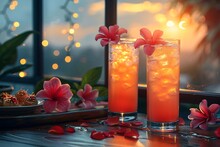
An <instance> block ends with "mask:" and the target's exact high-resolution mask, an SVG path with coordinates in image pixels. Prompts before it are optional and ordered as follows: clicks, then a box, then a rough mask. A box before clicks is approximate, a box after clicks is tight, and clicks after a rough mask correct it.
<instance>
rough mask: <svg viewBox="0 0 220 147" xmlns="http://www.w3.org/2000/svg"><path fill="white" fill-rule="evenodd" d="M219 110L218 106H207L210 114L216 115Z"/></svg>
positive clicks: (219, 106)
mask: <svg viewBox="0 0 220 147" xmlns="http://www.w3.org/2000/svg"><path fill="white" fill-rule="evenodd" d="M219 109H220V105H219V104H212V105H210V106H209V110H210V111H211V113H214V114H216V113H217V112H218V110H219Z"/></svg>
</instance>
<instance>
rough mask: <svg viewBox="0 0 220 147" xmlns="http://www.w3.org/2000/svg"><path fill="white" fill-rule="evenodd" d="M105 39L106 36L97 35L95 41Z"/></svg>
mask: <svg viewBox="0 0 220 147" xmlns="http://www.w3.org/2000/svg"><path fill="white" fill-rule="evenodd" d="M105 37H106V36H105V35H103V34H97V35H96V36H95V40H96V41H97V40H99V39H102V38H105Z"/></svg>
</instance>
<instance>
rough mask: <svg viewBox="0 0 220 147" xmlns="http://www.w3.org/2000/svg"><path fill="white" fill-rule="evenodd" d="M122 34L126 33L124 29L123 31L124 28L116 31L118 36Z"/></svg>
mask: <svg viewBox="0 0 220 147" xmlns="http://www.w3.org/2000/svg"><path fill="white" fill-rule="evenodd" d="M124 33H127V30H126V29H124V28H120V29H118V35H121V34H124Z"/></svg>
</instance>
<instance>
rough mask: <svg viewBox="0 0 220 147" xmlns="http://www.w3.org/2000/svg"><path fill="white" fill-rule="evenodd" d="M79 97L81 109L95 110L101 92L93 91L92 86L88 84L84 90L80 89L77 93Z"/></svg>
mask: <svg viewBox="0 0 220 147" xmlns="http://www.w3.org/2000/svg"><path fill="white" fill-rule="evenodd" d="M77 95H78V96H79V97H80V98H81V102H82V103H81V104H80V106H81V107H84V108H93V107H94V106H96V104H97V102H96V98H97V97H98V95H99V91H98V90H96V89H94V90H92V86H90V85H89V84H86V85H85V86H84V90H83V89H80V90H78V91H77Z"/></svg>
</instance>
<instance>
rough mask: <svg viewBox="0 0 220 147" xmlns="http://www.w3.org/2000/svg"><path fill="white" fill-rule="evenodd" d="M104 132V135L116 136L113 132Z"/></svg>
mask: <svg viewBox="0 0 220 147" xmlns="http://www.w3.org/2000/svg"><path fill="white" fill-rule="evenodd" d="M103 134H104V136H105V137H106V138H112V137H114V134H113V133H112V132H103Z"/></svg>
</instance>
